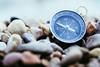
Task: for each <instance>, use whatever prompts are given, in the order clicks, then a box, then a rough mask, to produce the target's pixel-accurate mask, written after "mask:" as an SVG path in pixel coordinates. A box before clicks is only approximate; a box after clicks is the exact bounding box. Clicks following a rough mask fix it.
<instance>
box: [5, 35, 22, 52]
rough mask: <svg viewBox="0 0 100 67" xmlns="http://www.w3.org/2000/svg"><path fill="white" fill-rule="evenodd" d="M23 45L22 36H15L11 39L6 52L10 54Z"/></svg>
mask: <svg viewBox="0 0 100 67" xmlns="http://www.w3.org/2000/svg"><path fill="white" fill-rule="evenodd" d="M21 44H22V38H21V37H20V35H18V34H13V35H11V36H10V37H9V40H8V42H7V47H6V50H5V52H6V53H8V52H10V51H12V50H15V49H16V48H17V46H18V45H21Z"/></svg>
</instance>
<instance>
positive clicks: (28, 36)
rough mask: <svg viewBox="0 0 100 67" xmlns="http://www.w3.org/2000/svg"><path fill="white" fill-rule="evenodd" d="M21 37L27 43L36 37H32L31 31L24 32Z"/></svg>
mask: <svg viewBox="0 0 100 67" xmlns="http://www.w3.org/2000/svg"><path fill="white" fill-rule="evenodd" d="M22 38H23V40H24V42H25V43H29V42H32V41H36V39H35V38H34V37H33V35H32V34H31V33H28V32H27V33H24V34H23V35H22Z"/></svg>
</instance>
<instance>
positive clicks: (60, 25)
mask: <svg viewBox="0 0 100 67" xmlns="http://www.w3.org/2000/svg"><path fill="white" fill-rule="evenodd" d="M57 24H58V25H59V26H61V27H63V28H65V26H64V25H63V24H61V23H57Z"/></svg>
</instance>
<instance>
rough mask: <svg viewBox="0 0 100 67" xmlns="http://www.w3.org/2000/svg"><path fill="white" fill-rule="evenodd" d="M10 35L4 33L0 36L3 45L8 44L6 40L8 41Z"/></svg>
mask: <svg viewBox="0 0 100 67" xmlns="http://www.w3.org/2000/svg"><path fill="white" fill-rule="evenodd" d="M9 37H10V35H8V34H7V33H4V34H3V35H2V36H1V40H2V41H3V42H5V43H7V42H8V39H9Z"/></svg>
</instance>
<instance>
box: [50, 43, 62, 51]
mask: <svg viewBox="0 0 100 67" xmlns="http://www.w3.org/2000/svg"><path fill="white" fill-rule="evenodd" d="M51 47H52V48H53V49H54V51H55V50H58V51H61V52H63V49H62V48H61V47H60V46H58V45H57V44H55V43H51Z"/></svg>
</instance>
